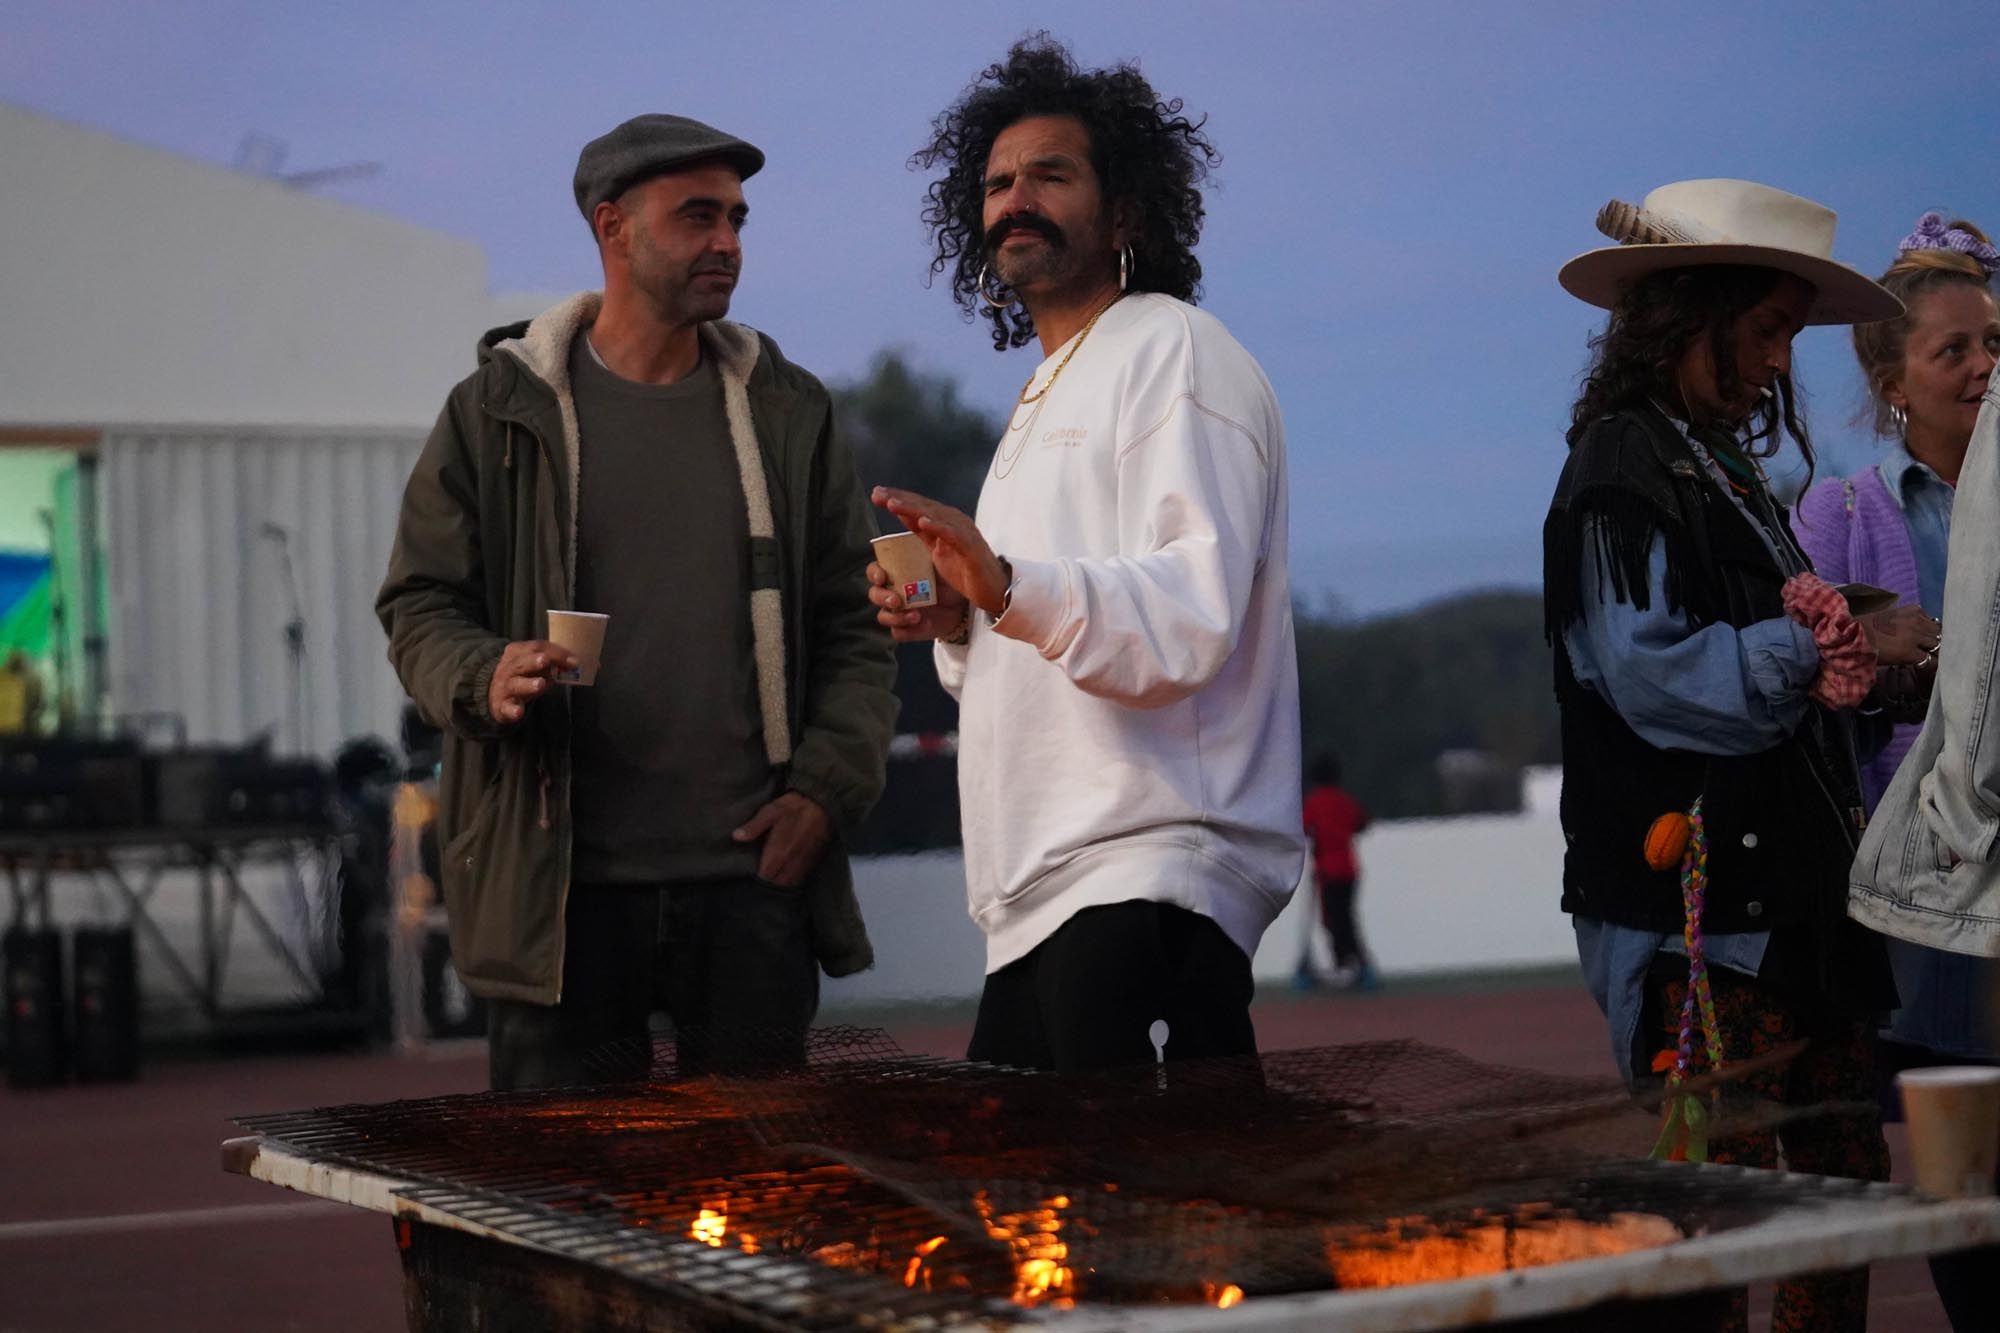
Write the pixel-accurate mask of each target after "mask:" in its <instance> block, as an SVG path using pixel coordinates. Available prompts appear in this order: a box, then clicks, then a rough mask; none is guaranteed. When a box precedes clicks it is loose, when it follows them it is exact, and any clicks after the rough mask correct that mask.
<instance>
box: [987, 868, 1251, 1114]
mask: <svg viewBox="0 0 2000 1333" xmlns="http://www.w3.org/2000/svg"><path fill="white" fill-rule="evenodd" d="M1254 990H1255V984H1254V983H1253V982H1252V980H1251V976H1250V960H1249V958H1247V957H1245V956H1244V953H1243V951H1242V950H1241V949H1239V948H1237V947H1236V945H1235V943H1234V942H1232V941H1231V940H1230V938H1229V937H1228V936H1227V935H1225V934H1223V933H1222V927H1220V926H1218V925H1216V924H1215V923H1214V922H1213V921H1211V920H1209V919H1208V918H1207V917H1205V916H1201V915H1199V914H1197V913H1194V912H1190V911H1188V910H1187V909H1185V908H1181V907H1173V906H1170V905H1168V904H1166V903H1154V902H1143V901H1135V902H1126V903H1113V904H1111V905H1110V906H1107V907H1086V908H1084V909H1083V910H1082V911H1081V912H1078V913H1077V914H1076V915H1075V916H1073V917H1071V918H1070V919H1069V920H1068V921H1066V922H1064V923H1063V926H1062V928H1061V929H1060V930H1058V931H1056V933H1055V934H1053V935H1051V936H1049V938H1047V939H1046V940H1043V941H1042V942H1041V943H1040V944H1038V945H1036V946H1035V948H1034V949H1033V950H1032V951H1031V952H1030V953H1029V954H1028V955H1027V956H1026V957H1024V958H1019V959H1016V960H1015V961H1014V962H1012V963H1009V964H1008V965H1007V966H1006V967H1003V968H1001V969H1000V970H999V971H998V972H995V973H993V974H992V975H990V976H988V977H987V978H986V989H985V991H984V993H983V994H981V995H980V997H979V1017H978V1018H977V1019H976V1020H975V1021H974V1023H973V1028H972V1045H971V1046H970V1048H968V1049H967V1051H966V1053H965V1056H966V1058H967V1059H968V1060H983V1061H985V1062H987V1063H989V1064H1000V1065H1015V1066H1018V1067H1021V1068H1025V1069H1053V1070H1055V1071H1057V1072H1058V1073H1064V1074H1077V1073H1086V1072H1089V1071H1092V1070H1098V1069H1113V1068H1117V1067H1119V1066H1122V1065H1150V1064H1152V1063H1153V1061H1154V1058H1155V1057H1154V1051H1153V1041H1152V1036H1151V1028H1152V1026H1153V1024H1154V1023H1155V1022H1157V1021H1160V1020H1164V1021H1165V1022H1166V1025H1167V1045H1166V1056H1167V1058H1168V1059H1169V1060H1198V1059H1207V1058H1214V1057H1220V1056H1251V1055H1255V1054H1256V1053H1257V1033H1256V1031H1255V1030H1254V1029H1253V1028H1252V1027H1251V1025H1250V997H1251V994H1252V992H1253V991H1254Z"/></svg>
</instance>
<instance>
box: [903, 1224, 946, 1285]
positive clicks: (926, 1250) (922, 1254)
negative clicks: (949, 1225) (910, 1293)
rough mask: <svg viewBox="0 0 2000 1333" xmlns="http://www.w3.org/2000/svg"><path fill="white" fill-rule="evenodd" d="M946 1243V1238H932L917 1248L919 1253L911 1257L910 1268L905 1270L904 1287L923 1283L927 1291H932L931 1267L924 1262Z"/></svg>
mask: <svg viewBox="0 0 2000 1333" xmlns="http://www.w3.org/2000/svg"><path fill="white" fill-rule="evenodd" d="M944 1242H945V1238H944V1237H943V1236H932V1237H931V1238H930V1239H929V1240H927V1241H925V1242H924V1243H923V1244H921V1245H919V1246H917V1252H916V1253H915V1254H913V1255H911V1256H910V1266H909V1267H908V1268H905V1269H904V1270H903V1285H904V1286H906V1287H915V1286H916V1285H917V1283H918V1282H919V1281H921V1282H922V1283H923V1286H924V1290H925V1291H929V1290H930V1289H931V1270H930V1265H929V1264H926V1263H925V1262H924V1260H925V1259H928V1258H929V1257H930V1256H931V1255H932V1254H933V1253H935V1252H936V1250H937V1247H938V1246H940V1245H942V1244H944Z"/></svg>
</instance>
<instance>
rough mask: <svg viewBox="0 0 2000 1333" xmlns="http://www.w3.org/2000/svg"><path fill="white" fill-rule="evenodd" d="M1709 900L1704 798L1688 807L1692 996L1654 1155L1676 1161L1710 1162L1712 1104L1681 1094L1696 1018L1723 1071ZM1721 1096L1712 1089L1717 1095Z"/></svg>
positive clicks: (1684, 903) (1686, 893)
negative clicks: (1705, 923) (1708, 939)
mask: <svg viewBox="0 0 2000 1333" xmlns="http://www.w3.org/2000/svg"><path fill="white" fill-rule="evenodd" d="M1707 899H1708V829H1707V826H1706V825H1705V824H1704V823H1703V821H1702V815H1701V798H1700V797H1697V798H1695V803H1694V807H1693V808H1692V809H1690V810H1689V811H1688V843H1687V851H1686V852H1685V853H1684V854H1683V855H1682V857H1681V911H1682V917H1683V922H1684V924H1683V926H1682V930H1681V942H1682V944H1683V946H1684V947H1685V948H1686V949H1687V958H1688V984H1687V995H1686V996H1685V997H1684V998H1683V999H1682V1001H1681V1030H1680V1041H1679V1044H1678V1046H1677V1048H1676V1050H1675V1052H1674V1067H1673V1069H1672V1071H1671V1072H1670V1073H1668V1075H1667V1109H1666V1119H1665V1122H1664V1123H1663V1124H1662V1125H1661V1127H1660V1137H1659V1141H1658V1142H1656V1143H1655V1144H1654V1145H1653V1156H1654V1157H1662V1158H1665V1159H1666V1160H1668V1161H1670V1162H1705V1161H1707V1160H1708V1108H1707V1107H1706V1106H1703V1105H1702V1100H1701V1098H1700V1097H1698V1096H1695V1095H1694V1094H1692V1093H1679V1094H1676V1093H1675V1089H1677V1088H1680V1087H1682V1086H1683V1085H1685V1084H1686V1083H1687V1081H1688V1079H1689V1078H1690V1077H1692V1075H1693V1069H1694V1038H1695V1021H1696V1019H1697V1017H1698V1018H1699V1019H1700V1022H1701V1035H1702V1045H1703V1049H1704V1050H1705V1052H1706V1054H1707V1056H1708V1067H1709V1071H1710V1072H1711V1073H1716V1072H1720V1071H1721V1069H1722V1024H1721V1022H1720V1020H1718V1019H1717V1017H1716V1013H1715V993H1714V991H1713V990H1712V989H1711V988H1710V986H1709V984H1708V953H1707V948H1706V946H1705V945H1704V944H1703V942H1702V929H1701V917H1702V909H1703V907H1704V905H1705V904H1706V902H1707ZM1718 1095H1719V1094H1717V1093H1714V1092H1711V1093H1710V1094H1709V1096H1710V1098H1711V1099H1713V1098H1715V1097H1716V1096H1718Z"/></svg>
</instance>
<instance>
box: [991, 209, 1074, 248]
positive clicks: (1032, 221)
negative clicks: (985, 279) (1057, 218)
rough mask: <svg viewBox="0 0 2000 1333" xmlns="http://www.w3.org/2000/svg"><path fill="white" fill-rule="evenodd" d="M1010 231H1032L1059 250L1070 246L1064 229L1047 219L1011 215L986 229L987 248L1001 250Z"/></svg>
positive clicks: (1031, 214)
mask: <svg viewBox="0 0 2000 1333" xmlns="http://www.w3.org/2000/svg"><path fill="white" fill-rule="evenodd" d="M1010 231H1031V232H1033V233H1034V234H1035V235H1037V236H1039V237H1041V238H1042V239H1043V240H1045V241H1047V242H1048V243H1049V244H1050V245H1052V246H1054V247H1056V248H1057V249H1061V248H1062V247H1063V246H1065V245H1067V244H1069V238H1068V237H1066V236H1064V235H1063V234H1062V228H1061V227H1058V226H1057V225H1056V224H1055V223H1053V222H1051V221H1049V220H1048V219H1047V218H1045V217H1040V216H1038V215H1036V214H1034V213H1009V214H1008V215H1007V216H1006V217H1004V218H1001V219H1000V220H999V221H998V222H996V223H994V224H993V225H992V226H990V227H988V228H987V229H986V248H987V249H988V250H997V249H999V248H1000V242H1001V241H1003V240H1005V239H1006V238H1007V233H1008V232H1010Z"/></svg>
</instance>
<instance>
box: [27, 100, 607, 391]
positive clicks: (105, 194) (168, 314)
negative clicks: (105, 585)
mask: <svg viewBox="0 0 2000 1333" xmlns="http://www.w3.org/2000/svg"><path fill="white" fill-rule="evenodd" d="M0 238H4V244H0V310H4V311H5V312H6V317H5V318H4V319H0V426H27V425H82V426H98V425H112V424H126V425H144V426H157V425H203V426H220V425H239V424H257V425H282V426H336V427H353V426H402V427H428V426H429V425H430V423H431V422H432V421H433V420H434V419H435V418H436V416H437V413H438V408H439V407H440V405H442V403H443V402H444V395H445V391H446V389H448V388H449V387H450V386H451V385H452V384H453V383H454V382H455V381H457V380H458V379H460V378H462V377H463V376H465V375H466V374H467V373H468V372H470V371H471V370H472V368H473V365H474V347H475V345H476V343H477V341H478V338H479V335H480V334H481V333H483V332H485V330H486V329H487V328H488V327H490V326H492V325H494V324H498V323H504V322H507V321H508V320H512V319H518V318H523V317H525V316H526V315H527V314H530V313H532V309H533V308H539V305H538V304H537V303H536V301H535V299H534V298H527V299H513V298H506V297H499V298H496V297H493V296H491V295H489V294H488V292H487V290H486V260H485V256H484V254H483V253H482V252H481V250H480V249H479V247H478V246H477V245H476V244H474V243H473V242H470V241H465V240H460V239H458V238H456V237H452V236H447V235H444V234H442V233H439V232H435V231H430V230H427V229H425V228H422V227H417V226H413V225H411V224H409V223H405V222H398V221H396V220H394V219H391V218H386V217H381V216H377V215H375V214H372V213H366V212H362V211H361V210H358V209H354V208H350V207H348V206H346V205H344V204H339V203H335V202H332V201H330V200H326V199H322V198H318V197H316V196H314V195H311V194H308V193H303V192H301V191H298V190H294V189H291V188H289V187H287V186H285V185H282V184H279V183H277V182H275V181H270V180H265V179H261V178H258V177H254V176H248V175H244V174H242V173H239V172H235V171H230V170H227V169H225V168H222V167H218V166H212V165H209V164H207V163H203V162H197V161H193V160H190V159H187V158H183V157H179V156H176V155H174V154H171V153H165V152H161V151H159V150H157V149H152V148H145V147H141V146H139V145H136V144H131V143H127V142H124V141H123V140H119V139H115V138H112V137H110V136H108V135H105V134H100V133H98V132H96V131H93V130H87V129H83V128H81V127H78V126H74V125H68V124H64V123H62V122H59V121H54V120H49V119H46V118H44V117H41V116H37V115H35V114H33V113H31V112H28V111H24V110H21V109H20V108H18V107H10V106H6V105H0ZM579 240H580V243H581V238H579ZM531 307H532V308H531Z"/></svg>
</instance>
